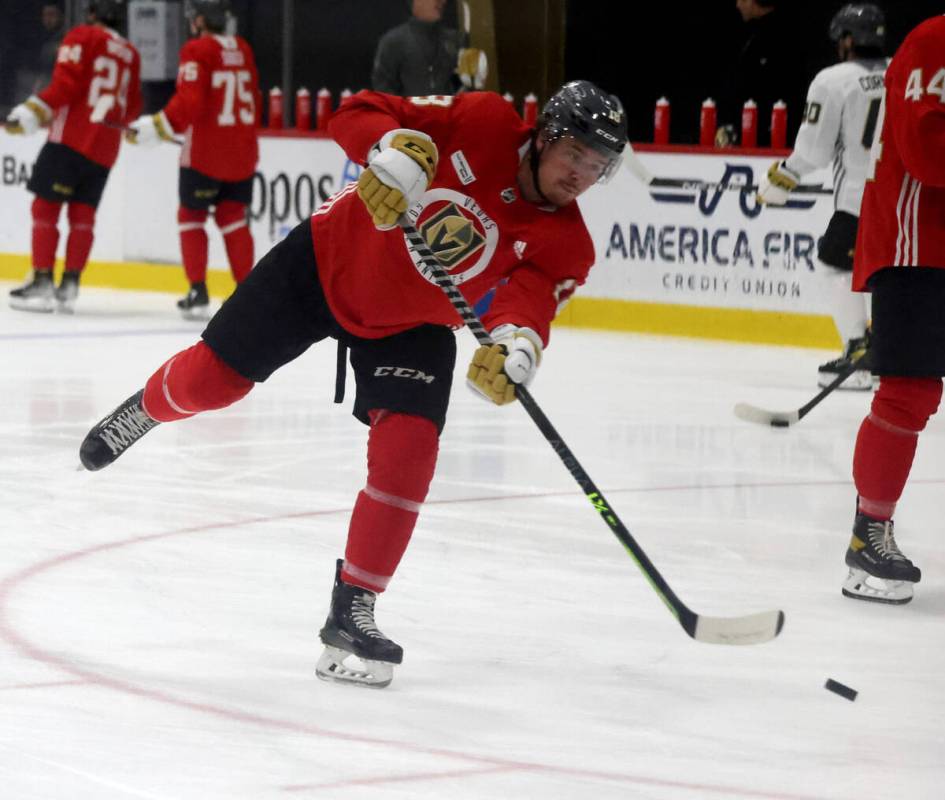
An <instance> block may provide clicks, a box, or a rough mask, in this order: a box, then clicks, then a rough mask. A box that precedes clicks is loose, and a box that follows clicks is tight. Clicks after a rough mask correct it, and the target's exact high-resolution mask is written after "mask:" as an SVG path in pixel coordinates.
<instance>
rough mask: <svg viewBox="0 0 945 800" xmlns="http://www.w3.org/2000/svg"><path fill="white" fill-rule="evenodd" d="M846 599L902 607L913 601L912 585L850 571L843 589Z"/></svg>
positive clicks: (858, 570) (863, 572) (861, 571)
mask: <svg viewBox="0 0 945 800" xmlns="http://www.w3.org/2000/svg"><path fill="white" fill-rule="evenodd" d="M841 592H842V593H843V596H844V597H851V598H853V599H854V600H868V601H869V602H872V603H887V604H889V605H894V606H901V605H904V604H905V603H908V602H909V601H910V600H912V596H913V590H912V584H911V583H909V582H908V581H891V580H886V579H885V578H877V577H875V576H874V575H870V574H869V573H868V572H866V571H865V570H862V569H852V568H851V569H850V574H849V575H848V576H847V579H846V580H845V581H844V582H843V588H842V589H841Z"/></svg>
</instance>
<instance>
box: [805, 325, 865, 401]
mask: <svg viewBox="0 0 945 800" xmlns="http://www.w3.org/2000/svg"><path fill="white" fill-rule="evenodd" d="M869 346H870V333H869V331H867V332H866V333H865V334H864V335H863V336H860V337H858V338H856V339H850V341H849V342H847V346H846V349H845V350H844V351H843V355H842V356H840V358H835V359H834V360H833V361H828V362H827V363H826V364H821V365H820V367H819V368H818V369H817V385H818V386H819V387H820V388H824V387H825V386H829V385H830V383H831V381H833V379H834V378H836V377H837V375H839V374H840V373H841V372H845V371H846V370H847V369H849V368H850V366H851V365H852V364H853V362H854V361H856V360H857V359H864V358H865V357H866V351H867V350H868V349H869ZM863 365H864V367H865V366H866V362H865V361H863ZM837 388H838V389H846V390H848V391H855V392H856V391H859V392H863V391H866V390H868V389H872V388H873V376H872V375H871V374H870V371H869V369H858V370H857V371H856V372H854V373H853V374H852V375H851V376H850V377H849V378H847V379H846V380H845V381H844V382H843V383H841V384H840V385H839V386H838V387H837Z"/></svg>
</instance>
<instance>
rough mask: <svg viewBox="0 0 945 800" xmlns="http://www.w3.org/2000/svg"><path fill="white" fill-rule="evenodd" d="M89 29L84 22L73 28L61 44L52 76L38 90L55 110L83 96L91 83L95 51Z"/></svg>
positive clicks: (40, 96)
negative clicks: (46, 83) (44, 86)
mask: <svg viewBox="0 0 945 800" xmlns="http://www.w3.org/2000/svg"><path fill="white" fill-rule="evenodd" d="M88 32H89V28H88V26H85V25H81V26H79V27H78V28H73V29H72V30H71V31H69V33H67V34H66V36H65V38H64V39H63V40H62V44H61V45H60V46H59V51H58V53H57V55H56V65H55V67H54V68H53V74H52V80H51V81H50V83H49V86H47V87H46V88H45V89H43V91H41V92H40V93H39V99H40V100H42V101H43V102H44V103H46V105H48V106H49V107H50V108H52V109H53V110H55V109H57V108H60V107H61V106H66V105H71V104H72V103H74V102H75V101H76V100H77V99H80V98H81V96H82V95H83V94H84V92H85V90H86V87H87V86H88V84H89V76H90V74H91V72H92V60H93V58H94V53H93V52H92V50H93V47H92V43H93V42H92V39H91V37H90V36H89V35H88Z"/></svg>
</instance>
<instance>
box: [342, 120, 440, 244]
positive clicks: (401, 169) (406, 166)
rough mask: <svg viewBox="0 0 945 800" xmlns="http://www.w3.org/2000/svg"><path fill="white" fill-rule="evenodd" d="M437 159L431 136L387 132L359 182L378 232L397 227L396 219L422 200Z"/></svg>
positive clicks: (405, 130) (409, 131)
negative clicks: (421, 197)
mask: <svg viewBox="0 0 945 800" xmlns="http://www.w3.org/2000/svg"><path fill="white" fill-rule="evenodd" d="M438 158H439V154H438V153H437V149H436V145H435V144H434V143H433V140H432V139H431V138H430V137H429V136H427V135H426V134H425V133H421V132H420V131H412V130H409V129H407V128H397V129H396V130H392V131H388V132H387V133H385V134H384V136H383V137H382V138H381V140H380V141H379V142H378V143H377V144H376V145H374V147H373V148H371V153H370V155H369V157H368V166H367V169H365V170H364V172H362V173H361V176H360V177H359V178H358V197H360V198H361V201H362V202H363V203H364V205H365V206H367V210H368V212H369V213H370V214H371V219H372V220H373V222H374V225H375V226H376V227H377V228H378V229H379V230H382V231H386V230H390V229H391V228H394V227H396V225H397V218H398V217H399V216H400V215H401V214H403V213H404V212H405V211H406V210H407V208H408V207H410V206H412V205H413V204H414V203H416V202H417V200H419V199H420V196H421V195H422V194H423V193H424V192H425V191H426V190H427V187H428V186H429V185H430V182H431V181H432V180H433V176H434V175H435V174H436V165H437V160H438Z"/></svg>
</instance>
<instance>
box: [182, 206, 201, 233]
mask: <svg viewBox="0 0 945 800" xmlns="http://www.w3.org/2000/svg"><path fill="white" fill-rule="evenodd" d="M206 221H207V210H206V209H205V208H187V206H178V207H177V225H178V227H179V228H180V229H181V230H188V229H193V228H202V227H203V225H204V223H205V222H206ZM185 226H186V227H185Z"/></svg>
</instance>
